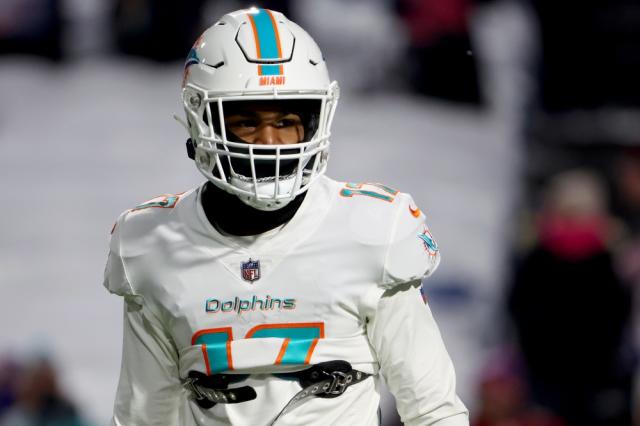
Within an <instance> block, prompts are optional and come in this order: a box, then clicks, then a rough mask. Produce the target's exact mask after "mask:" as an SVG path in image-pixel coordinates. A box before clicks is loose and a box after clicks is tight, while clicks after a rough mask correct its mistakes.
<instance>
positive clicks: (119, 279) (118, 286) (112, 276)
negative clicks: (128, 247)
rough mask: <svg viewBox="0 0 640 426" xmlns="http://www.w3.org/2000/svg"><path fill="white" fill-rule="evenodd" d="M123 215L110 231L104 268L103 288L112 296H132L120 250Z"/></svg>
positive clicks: (132, 292)
mask: <svg viewBox="0 0 640 426" xmlns="http://www.w3.org/2000/svg"><path fill="white" fill-rule="evenodd" d="M124 215H125V213H123V214H122V215H120V217H119V218H118V220H117V221H116V223H115V224H114V225H113V229H112V230H111V241H110V242H109V255H108V257H107V265H106V266H105V268H104V282H103V285H104V287H105V288H106V289H107V290H109V292H111V293H113V294H117V295H119V296H127V295H134V294H135V293H134V291H133V288H132V287H131V284H130V283H129V280H128V278H127V273H126V271H125V266H124V262H123V260H122V255H121V249H120V232H121V228H122V226H123V225H122V222H123V221H124Z"/></svg>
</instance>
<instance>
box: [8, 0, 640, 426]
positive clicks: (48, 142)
mask: <svg viewBox="0 0 640 426" xmlns="http://www.w3.org/2000/svg"><path fill="white" fill-rule="evenodd" d="M251 5H258V6H264V7H268V8H273V9H276V10H280V11H283V12H284V13H285V14H286V15H287V16H288V17H289V18H291V19H293V20H295V21H296V22H298V23H300V24H301V25H302V26H303V27H304V28H305V29H307V30H308V31H309V32H310V34H311V35H312V36H313V37H314V38H315V39H316V41H317V42H318V44H319V45H320V46H321V48H322V49H323V51H324V54H325V57H326V59H327V61H328V64H329V69H330V72H331V74H332V77H333V78H335V79H337V80H338V81H339V82H340V84H341V86H342V88H343V92H342V98H341V105H340V106H339V108H338V113H337V116H336V120H335V124H334V129H333V145H332V158H331V161H330V166H329V175H330V176H331V177H333V178H335V179H339V180H348V181H378V182H384V183H385V184H388V185H390V186H392V187H396V188H399V189H400V190H402V191H404V192H409V193H411V194H412V195H413V196H414V198H415V199H416V200H417V202H418V204H419V205H420V206H421V207H422V209H423V210H424V211H426V213H427V216H428V220H429V223H430V226H431V228H432V230H433V233H434V235H435V237H436V238H437V239H438V242H439V245H440V247H441V251H442V254H443V262H442V264H441V267H440V270H439V271H438V273H437V274H435V275H434V276H433V277H432V278H430V279H429V280H428V281H426V282H425V283H424V284H425V288H426V290H427V295H428V298H429V303H430V306H431V308H432V310H433V311H434V313H435V315H436V318H437V320H438V322H439V325H440V327H441V331H442V334H443V337H444V340H445V342H446V344H447V347H448V349H449V352H450V354H451V356H452V358H453V360H454V363H455V365H456V369H457V374H458V386H459V393H460V395H461V396H462V398H463V400H464V401H465V402H466V404H467V405H468V407H469V408H470V410H471V418H472V423H473V424H474V425H476V426H507V425H508V426H547V425H553V426H556V425H557V426H562V425H565V426H574V425H577V426H590V425H603V426H604V425H614V426H615V425H630V424H636V425H639V424H640V422H638V421H634V419H637V416H634V414H640V412H639V410H640V409H639V407H638V404H637V396H636V394H637V391H636V388H637V387H638V386H637V363H636V360H637V355H638V349H639V344H640V317H639V316H638V313H639V312H640V305H638V300H637V299H638V296H637V295H638V294H640V293H638V291H636V288H637V286H639V285H640V82H639V81H638V76H640V3H638V2H637V0H607V1H606V2H605V1H580V2H578V1H573V0H568V1H563V2H557V1H551V0H520V1H517V0H493V1H490V0H484V1H481V0H475V1H474V0H322V1H313V0H295V1H286V0H281V1H277V0H273V1H266V0H265V1H257V0H256V1H255V2H253V3H246V2H241V1H230V0H184V1H182V2H165V1H160V0H2V1H1V2H0V96H1V97H0V193H1V194H2V197H3V200H4V202H3V205H2V208H1V209H0V212H1V213H0V236H1V237H0V324H1V326H0V426H23V425H24V426H31V425H38V426H40V425H56V426H66V425H100V424H106V423H107V422H108V419H109V417H110V414H111V411H112V407H113V400H114V395H115V389H116V384H117V379H118V374H119V366H120V352H121V327H122V320H121V303H122V302H121V300H119V299H118V298H117V297H115V296H110V295H109V294H108V293H107V292H106V291H105V290H104V289H103V288H102V285H101V284H102V271H103V268H104V263H105V261H106V254H107V250H108V248H107V246H108V237H109V231H110V229H111V225H112V223H113V222H114V220H115V218H116V217H117V216H118V214H119V213H120V212H121V211H123V210H125V209H127V208H130V207H132V206H135V205H137V204H138V203H139V202H141V201H143V200H146V199H149V198H151V197H153V196H156V195H157V194H161V193H176V192H181V191H184V190H185V189H188V188H190V187H193V186H195V185H196V184H198V183H199V182H200V181H202V179H203V178H202V177H201V176H200V175H199V174H198V172H197V171H196V169H195V167H194V165H193V164H192V163H191V161H190V160H188V159H187V157H186V152H185V150H184V141H185V139H186V134H185V132H184V131H183V129H182V128H181V126H179V125H178V124H177V123H176V122H175V121H174V120H173V119H172V115H173V114H178V115H181V114H182V111H181V105H180V102H179V93H180V82H181V75H182V67H183V62H184V57H185V56H186V53H187V52H188V50H189V48H190V46H191V44H192V43H193V40H194V39H195V38H196V37H197V35H198V34H199V33H200V32H201V31H202V30H203V29H204V28H206V27H207V26H208V25H211V24H212V23H214V22H215V21H216V20H217V18H218V17H219V16H221V15H222V14H223V13H225V12H228V11H231V10H235V9H239V8H242V7H247V6H251ZM383 416H384V422H383V423H384V424H385V425H396V424H400V421H399V419H398V418H397V415H395V413H394V409H393V399H392V398H391V397H389V396H388V395H387V396H386V397H385V400H384V404H383Z"/></svg>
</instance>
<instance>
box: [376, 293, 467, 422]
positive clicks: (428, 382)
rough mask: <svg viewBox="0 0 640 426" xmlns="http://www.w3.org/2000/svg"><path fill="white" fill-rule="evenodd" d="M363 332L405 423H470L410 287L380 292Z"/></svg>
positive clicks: (435, 334) (436, 336) (431, 323)
mask: <svg viewBox="0 0 640 426" xmlns="http://www.w3.org/2000/svg"><path fill="white" fill-rule="evenodd" d="M379 291H380V292H382V290H379ZM367 335H368V337H369V340H370V342H371V344H372V346H373V348H374V349H375V351H376V354H377V357H378V361H379V363H380V370H381V373H382V375H383V376H384V378H385V380H386V382H387V385H388V387H389V390H390V391H391V393H392V394H393V396H394V397H395V399H396V406H397V409H398V413H399V414H400V417H401V419H402V421H403V422H404V424H405V425H408V426H423V425H433V424H435V425H438V426H440V425H442V426H445V425H447V426H468V425H469V419H468V412H467V409H466V407H465V406H464V404H463V403H462V401H460V399H459V398H458V396H457V394H456V377H455V371H454V368H453V364H452V362H451V359H450V358H449V354H448V353H447V350H446V348H445V346H444V343H443V341H442V337H441V336H440V332H439V330H438V326H437V324H436V322H435V320H434V318H433V316H432V315H431V311H430V310H429V308H428V306H425V304H424V303H423V301H422V297H421V295H420V291H419V290H418V289H417V288H416V287H415V286H414V285H411V284H405V285H401V286H398V287H396V288H394V289H391V290H386V291H384V293H382V295H381V297H380V298H379V300H378V304H377V307H376V309H375V310H374V312H373V313H372V314H371V316H370V317H369V324H368V326H367Z"/></svg>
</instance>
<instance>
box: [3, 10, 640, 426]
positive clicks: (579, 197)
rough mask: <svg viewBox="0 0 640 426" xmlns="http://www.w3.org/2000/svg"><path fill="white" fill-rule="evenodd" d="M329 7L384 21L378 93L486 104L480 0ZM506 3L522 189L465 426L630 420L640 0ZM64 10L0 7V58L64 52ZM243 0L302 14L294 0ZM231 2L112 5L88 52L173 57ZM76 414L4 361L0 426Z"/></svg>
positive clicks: (40, 375) (34, 371) (38, 379)
mask: <svg viewBox="0 0 640 426" xmlns="http://www.w3.org/2000/svg"><path fill="white" fill-rule="evenodd" d="M304 3H305V4H306V5H309V4H310V2H304ZM328 3H335V4H337V5H340V4H342V5H344V7H350V8H354V10H355V8H356V7H357V6H358V5H363V4H366V6H365V7H367V8H369V9H371V10H380V11H384V12H385V13H388V14H389V16H392V17H393V25H398V26H399V28H401V31H399V32H398V33H397V34H398V36H399V37H400V36H402V38H403V43H402V45H401V47H400V48H395V49H396V51H395V53H394V54H397V55H399V56H400V57H401V58H402V59H401V60H399V61H393V62H391V61H389V63H388V64H386V65H385V66H388V67H389V68H388V69H387V71H388V73H387V74H386V75H393V76H394V79H395V80H394V81H393V82H390V84H391V85H393V87H400V88H404V89H405V90H407V91H411V92H413V93H417V94H420V95H423V96H427V97H430V98H432V99H433V98H435V99H440V100H445V101H448V102H452V103H456V104H464V105H466V106H473V107H477V108H486V102H485V101H484V98H485V96H484V93H483V90H482V87H481V83H480V82H481V78H480V74H481V72H480V71H479V67H478V60H477V55H476V54H475V50H474V49H473V43H472V41H473V38H472V32H471V24H470V22H471V20H472V17H473V13H474V11H475V10H476V9H477V8H480V7H483V6H486V4H488V3H491V2H490V1H488V0H487V1H482V2H480V1H473V0H375V1H368V2H366V3H363V0H344V1H342V2H340V1H337V0H332V1H329V0H327V1H326V2H325V0H323V4H325V5H326V4H328ZM518 3H519V4H520V5H521V6H522V7H523V8H525V9H526V10H527V11H528V12H529V13H530V14H531V17H532V19H533V21H534V22H535V25H534V26H535V28H536V31H537V39H538V43H537V50H536V51H535V52H532V55H531V56H532V57H533V59H532V60H531V64H532V65H530V68H529V70H528V72H529V73H530V75H531V78H532V80H533V81H534V82H535V89H534V90H533V91H532V93H533V96H532V97H531V99H528V101H527V111H526V114H525V117H526V119H525V120H524V121H523V123H521V135H522V140H523V141H525V144H524V146H522V148H521V151H522V163H523V164H522V181H521V183H520V185H521V188H522V191H521V194H522V196H521V197H520V200H519V203H518V205H517V206H516V207H515V208H514V212H513V217H514V218H515V219H514V223H515V224H516V225H515V226H514V229H513V246H512V247H511V248H510V249H511V250H510V254H511V256H510V259H512V262H510V265H511V271H510V272H511V273H510V274H508V275H509V276H510V279H509V280H508V282H506V283H505V286H504V288H505V291H504V303H503V304H502V306H501V309H500V313H499V314H500V315H502V316H503V317H504V318H506V319H508V324H509V326H508V327H505V329H504V330H502V331H501V332H500V336H501V339H500V341H499V342H496V344H495V345H494V346H495V347H494V349H493V351H492V355H491V356H489V357H488V360H487V363H486V367H485V369H484V371H482V373H481V374H480V375H479V378H478V391H477V394H478V401H477V402H472V403H471V404H470V405H472V406H473V407H474V410H473V411H472V418H473V424H474V425H475V426H592V425H593V426H617V425H620V426H622V425H630V424H633V423H634V421H635V424H640V422H638V419H639V418H640V416H639V415H640V406H639V405H638V398H637V395H636V394H637V391H636V387H638V383H637V382H638V380H637V377H636V375H637V373H636V371H637V370H638V366H637V358H638V354H639V353H640V291H639V290H640V84H638V76H640V5H639V4H638V2H637V1H635V0H610V1H607V2H577V1H567V2H555V1H551V0H521V1H519V2H518ZM68 4H69V2H64V1H62V0H3V1H2V2H0V54H29V55H38V56H41V57H44V58H47V59H49V60H52V61H56V62H65V61H72V60H74V59H75V58H74V56H73V54H72V53H71V52H70V49H69V40H68V39H69V37H67V36H66V35H65V31H66V27H65V24H66V21H65V19H66V18H65V16H67V15H65V5H67V6H68ZM252 4H255V5H259V6H263V7H268V8H273V9H276V10H281V11H283V12H284V13H285V14H287V15H289V16H290V17H291V18H292V19H294V20H298V21H302V22H304V21H305V19H307V20H308V19H309V17H308V15H309V13H308V11H307V13H305V11H304V10H301V7H300V2H293V1H287V0H262V1H259V0H256V1H254V2H252ZM244 6H247V4H244V3H242V2H232V1H217V2H216V1H206V0H185V1H182V2H163V1H158V0H112V1H111V7H110V9H109V15H108V16H109V17H108V21H107V22H108V28H107V30H106V32H105V34H107V37H106V39H105V42H104V43H103V45H102V46H103V48H104V52H103V53H105V54H114V55H125V56H134V57H140V58H145V59H147V60H150V61H155V62H172V61H180V60H182V59H183V58H184V55H185V53H186V52H187V51H188V50H189V47H190V44H191V43H192V41H193V40H194V39H195V37H196V35H197V34H198V33H199V32H200V31H201V30H202V29H203V27H204V26H205V25H206V24H207V22H205V20H203V16H206V15H207V14H208V12H207V11H212V10H216V11H221V12H222V11H226V10H233V9H235V8H237V7H244ZM317 7H320V6H317ZM376 8H377V9H376ZM209 15H211V16H213V15H219V13H215V14H214V13H213V12H210V13H209ZM338 18H339V17H336V19H338ZM372 19H373V18H372ZM305 26H306V25H305ZM308 26H309V27H310V28H311V29H313V24H309V25H308ZM312 32H313V31H312ZM320 44H322V42H321V43H320ZM389 54H391V53H389ZM374 59H376V58H374ZM376 61H377V62H380V61H379V58H378V59H376ZM397 64H402V66H401V67H399V66H398V65H397ZM374 86H375V85H374V84H372V82H369V83H364V84H361V85H360V86H356V88H359V89H360V90H370V88H371V87H374ZM386 87H389V85H387V86H386ZM83 424H85V423H83V422H82V420H81V419H80V417H78V414H77V411H76V410H75V409H74V407H73V404H72V403H70V402H69V401H68V400H67V399H66V398H65V397H64V396H63V395H62V394H61V392H60V390H59V388H58V386H57V383H56V373H55V370H54V368H53V366H52V364H51V363H49V362H48V361H47V360H45V359H41V360H38V361H36V362H33V363H29V364H28V365H21V364H19V363H17V362H15V361H12V360H11V359H9V358H5V359H3V361H2V362H1V363H0V426H11V425H16V426H21V425H25V426H27V425H59V426H62V425H83Z"/></svg>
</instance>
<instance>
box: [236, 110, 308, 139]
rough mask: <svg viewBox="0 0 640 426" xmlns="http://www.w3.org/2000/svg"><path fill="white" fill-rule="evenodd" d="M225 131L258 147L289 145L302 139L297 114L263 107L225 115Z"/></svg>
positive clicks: (300, 125)
mask: <svg viewBox="0 0 640 426" xmlns="http://www.w3.org/2000/svg"><path fill="white" fill-rule="evenodd" d="M225 122H226V126H227V131H228V132H231V133H233V135H235V136H236V138H238V139H239V140H241V141H243V142H246V143H249V144H259V145H291V144H296V143H298V142H300V141H302V140H303V139H304V126H303V124H302V119H301V118H300V116H299V115H298V114H295V113H292V112H287V111H283V110H279V109H277V108H269V107H267V106H263V107H261V108H259V109H251V108H246V109H243V110H241V111H235V112H232V113H230V114H229V115H226V114H225Z"/></svg>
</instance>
